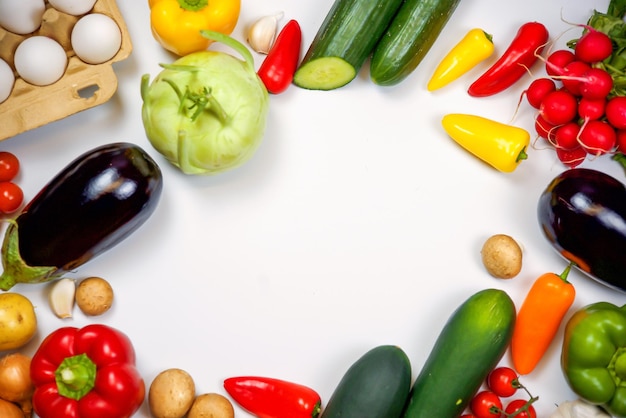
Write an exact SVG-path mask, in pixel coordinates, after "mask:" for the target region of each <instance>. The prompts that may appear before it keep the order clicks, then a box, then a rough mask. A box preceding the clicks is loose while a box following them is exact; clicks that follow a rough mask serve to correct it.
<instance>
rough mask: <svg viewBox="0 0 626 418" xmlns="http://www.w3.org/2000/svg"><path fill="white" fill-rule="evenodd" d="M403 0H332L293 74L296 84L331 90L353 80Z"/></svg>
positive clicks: (309, 87) (307, 87)
mask: <svg viewBox="0 0 626 418" xmlns="http://www.w3.org/2000/svg"><path fill="white" fill-rule="evenodd" d="M401 4H402V0H386V1H374V0H335V2H334V3H333V5H332V7H331V8H330V10H329V12H328V14H327V15H326V18H325V19H324V21H323V22H322V25H321V26H320V28H319V30H318V32H317V34H316V35H315V37H314V38H313V41H312V42H311V45H310V47H309V49H308V51H307V53H306V54H305V56H304V58H303V59H302V62H301V63H300V66H299V67H298V69H297V70H296V73H295V74H294V78H293V82H294V84H295V85H296V86H299V87H302V88H305V89H309V90H333V89H336V88H339V87H342V86H344V85H346V84H348V83H349V82H350V81H352V80H353V79H354V78H355V77H356V75H357V73H358V72H359V70H360V69H361V67H362V66H363V63H364V62H365V60H366V59H367V58H368V57H369V56H370V55H371V53H372V50H373V49H374V46H375V45H376V43H377V42H378V39H379V38H380V37H381V36H382V34H383V33H384V32H385V30H386V29H387V26H388V25H389V23H390V22H391V20H392V19H393V16H394V15H395V14H396V12H397V10H398V9H399V8H400V5H401Z"/></svg>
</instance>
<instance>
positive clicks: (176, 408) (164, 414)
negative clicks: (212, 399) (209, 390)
mask: <svg viewBox="0 0 626 418" xmlns="http://www.w3.org/2000/svg"><path fill="white" fill-rule="evenodd" d="M195 397H196V385H195V383H194V381H193V378H192V377H191V376H190V375H189V373H187V372H186V371H184V370H182V369H176V368H173V369H166V370H163V371H162V372H161V373H159V374H158V375H157V376H156V377H155V378H154V380H153V381H152V383H151V384H150V390H149V391H148V406H149V407H150V412H151V413H152V416H153V417H154V418H182V417H184V416H185V414H187V411H189V408H191V405H192V404H193V401H194V399H195Z"/></svg>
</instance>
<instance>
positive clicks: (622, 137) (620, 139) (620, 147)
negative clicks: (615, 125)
mask: <svg viewBox="0 0 626 418" xmlns="http://www.w3.org/2000/svg"><path fill="white" fill-rule="evenodd" d="M616 136H617V149H616V150H615V151H617V152H621V153H622V154H624V153H626V129H618V130H617V132H616Z"/></svg>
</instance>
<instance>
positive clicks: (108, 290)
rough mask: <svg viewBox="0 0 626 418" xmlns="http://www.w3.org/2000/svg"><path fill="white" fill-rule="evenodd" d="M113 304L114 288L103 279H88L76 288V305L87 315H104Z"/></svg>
mask: <svg viewBox="0 0 626 418" xmlns="http://www.w3.org/2000/svg"><path fill="white" fill-rule="evenodd" d="M112 304H113V288H112V287H111V285H110V284H109V282H107V281H106V280H104V279H103V278H100V277H88V278H86V279H84V280H82V281H81V282H80V283H79V284H78V287H77V288H76V305H77V306H78V307H79V308H80V310H81V311H83V313H84V314H85V315H91V316H96V315H102V314H103V313H105V312H106V311H108V310H109V308H111V305H112Z"/></svg>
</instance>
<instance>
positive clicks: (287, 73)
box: [257, 20, 302, 94]
mask: <svg viewBox="0 0 626 418" xmlns="http://www.w3.org/2000/svg"><path fill="white" fill-rule="evenodd" d="M301 46H302V31H301V29H300V25H299V24H298V22H297V21H295V20H290V21H289V22H287V24H286V25H285V26H284V27H283V28H282V30H281V31H280V33H279V34H278V36H277V37H276V40H275V41H274V44H273V45H272V47H271V48H270V50H269V52H268V54H267V56H266V57H265V59H264V60H263V63H261V66H260V67H259V70H258V71H257V74H258V75H259V78H260V79H261V81H263V84H265V88H267V91H269V92H270V93H272V94H278V93H282V92H283V91H285V90H286V89H287V87H289V85H290V84H291V82H292V81H293V75H294V73H295V72H296V68H297V67H298V61H299V60H300V48H301Z"/></svg>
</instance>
